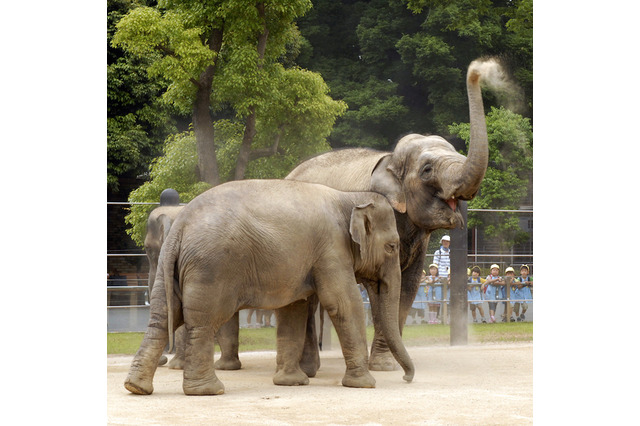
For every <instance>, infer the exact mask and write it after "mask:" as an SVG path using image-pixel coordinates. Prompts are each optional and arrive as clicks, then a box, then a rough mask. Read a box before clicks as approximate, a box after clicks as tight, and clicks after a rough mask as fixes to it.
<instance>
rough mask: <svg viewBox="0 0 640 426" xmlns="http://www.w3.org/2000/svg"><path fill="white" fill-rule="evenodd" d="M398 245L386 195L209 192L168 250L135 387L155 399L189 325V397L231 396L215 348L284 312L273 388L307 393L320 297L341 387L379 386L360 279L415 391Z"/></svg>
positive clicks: (132, 376) (315, 188)
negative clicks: (230, 325)
mask: <svg viewBox="0 0 640 426" xmlns="http://www.w3.org/2000/svg"><path fill="white" fill-rule="evenodd" d="M398 245H399V237H398V232H397V230H396V223H395V218H394V213H393V209H392V208H391V207H390V206H389V204H388V203H387V202H386V200H385V199H384V197H383V196H381V195H379V194H375V193H370V192H352V193H347V192H340V191H337V190H334V189H331V188H328V187H326V186H323V185H317V184H310V183H304V182H294V181H285V180H280V181H276V180H253V181H251V180H249V181H235V182H229V183H226V184H223V185H220V186H217V187H215V188H212V189H210V190H208V191H206V192H204V193H203V194H201V195H199V196H198V197H196V198H195V199H194V200H193V201H191V202H190V203H189V204H188V205H187V206H185V208H184V209H183V211H182V212H181V213H180V214H179V215H178V217H177V218H176V220H175V222H174V224H173V226H172V227H171V230H170V231H169V235H168V236H167V239H166V240H165V243H164V245H163V246H162V250H161V252H160V259H159V264H158V274H157V276H156V283H155V285H154V289H153V293H152V295H151V312H150V319H149V326H148V327H147V331H146V333H145V336H144V339H143V341H142V344H141V346H140V349H139V350H138V352H137V353H136V355H135V357H134V359H133V361H132V363H131V368H130V370H129V375H128V376H127V379H126V381H125V388H126V389H128V390H129V391H130V392H133V393H137V394H150V393H152V392H153V383H152V382H153V375H154V373H155V370H156V368H157V362H158V359H159V358H160V356H161V354H162V350H163V349H164V347H165V345H166V344H167V341H169V344H170V346H172V344H173V340H172V333H173V331H175V329H176V328H177V327H178V326H179V325H181V324H182V323H184V325H185V328H186V331H187V339H186V340H187V345H186V350H185V365H184V372H183V374H184V379H183V390H184V392H185V394H187V395H217V394H221V393H224V386H223V385H222V383H221V382H220V381H219V380H218V378H217V377H216V373H215V368H214V364H213V350H214V344H213V337H214V335H215V333H216V332H217V330H218V329H219V328H220V326H221V325H223V324H224V323H225V322H227V321H228V320H229V319H230V318H231V317H232V316H233V315H234V314H235V313H236V312H237V311H238V310H240V309H244V308H264V309H277V316H278V317H277V327H278V328H277V347H278V354H277V359H276V361H277V371H276V374H275V376H274V383H276V384H288V385H295V384H307V383H308V380H309V379H308V377H307V375H306V374H305V373H304V372H303V371H302V370H301V369H300V366H299V360H300V357H301V356H302V353H303V344H304V333H305V327H306V316H307V312H308V308H307V303H306V299H307V298H308V297H309V296H310V295H312V294H316V295H317V297H318V299H319V300H320V302H321V303H322V305H323V306H324V308H325V309H326V310H327V311H328V313H329V316H330V317H331V320H332V322H333V324H334V326H335V328H336V331H337V333H338V337H339V339H340V343H341V346H342V352H343V355H344V358H345V363H346V372H345V375H344V377H343V379H342V384H343V385H344V386H350V387H374V385H375V379H374V378H373V377H372V376H371V374H370V373H369V371H368V367H367V362H368V353H367V342H366V334H365V322H364V308H363V305H362V301H361V298H360V292H359V291H358V286H357V282H356V276H358V277H359V278H361V279H364V280H366V281H367V282H369V286H370V288H372V289H373V290H374V291H375V292H376V294H377V296H378V298H379V301H380V303H379V304H378V305H377V309H378V311H377V312H376V314H377V316H378V318H379V319H380V320H381V321H380V324H381V327H382V333H383V334H384V336H385V338H386V342H387V343H388V344H389V348H390V350H391V352H392V353H393V355H394V357H395V358H396V360H397V361H398V362H399V363H400V365H402V367H403V368H404V371H405V376H404V379H405V380H407V381H411V380H412V379H413V375H414V367H413V363H412V361H411V359H410V357H409V354H408V353H407V351H406V349H405V347H404V345H403V344H402V339H401V336H400V329H399V328H398V303H399V299H400V276H401V272H400V262H399V257H398Z"/></svg>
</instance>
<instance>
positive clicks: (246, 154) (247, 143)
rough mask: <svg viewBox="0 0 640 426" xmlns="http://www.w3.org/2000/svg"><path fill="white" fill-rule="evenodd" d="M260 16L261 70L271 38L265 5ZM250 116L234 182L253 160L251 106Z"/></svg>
mask: <svg viewBox="0 0 640 426" xmlns="http://www.w3.org/2000/svg"><path fill="white" fill-rule="evenodd" d="M256 7H257V8H258V15H259V16H260V18H261V19H262V20H263V22H264V25H263V31H262V33H261V34H260V36H259V37H258V46H257V49H258V63H257V67H258V69H259V70H261V69H262V61H263V60H264V52H265V50H266V48H267V38H268V37H269V29H268V28H267V21H266V19H265V11H264V3H258V4H257V5H256ZM249 111H250V112H249V116H248V117H247V123H246V125H245V128H244V135H243V136H242V144H241V145H240V152H239V153H238V159H237V160H236V168H235V171H234V174H233V179H234V180H241V179H244V174H245V172H246V171H247V166H248V165H249V160H250V159H251V158H250V157H251V145H252V144H253V138H254V137H255V136H256V108H255V106H251V107H250V108H249Z"/></svg>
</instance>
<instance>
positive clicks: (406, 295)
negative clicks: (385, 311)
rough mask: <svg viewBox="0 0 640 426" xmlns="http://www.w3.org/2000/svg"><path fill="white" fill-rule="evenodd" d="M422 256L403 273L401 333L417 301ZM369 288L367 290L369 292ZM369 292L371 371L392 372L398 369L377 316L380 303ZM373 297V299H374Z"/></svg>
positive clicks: (399, 316)
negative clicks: (371, 320)
mask: <svg viewBox="0 0 640 426" xmlns="http://www.w3.org/2000/svg"><path fill="white" fill-rule="evenodd" d="M423 257H424V254H423V255H422V256H418V259H419V261H415V262H414V263H413V264H411V265H409V267H407V268H406V269H405V270H404V271H403V272H402V285H401V292H400V307H399V311H398V321H399V324H398V327H399V328H400V333H402V330H403V328H404V324H405V321H406V320H407V316H408V315H409V311H410V310H411V305H412V304H413V301H414V300H415V297H416V294H417V292H418V288H419V287H420V272H421V270H422V258H423ZM368 290H369V288H367V291H368ZM368 292H369V300H370V302H371V306H372V309H371V313H372V319H373V325H374V336H373V342H372V343H371V357H370V358H369V369H370V370H372V371H391V370H394V369H395V368H396V364H397V363H396V360H395V359H394V358H393V355H392V354H391V351H390V350H389V346H388V345H387V342H386V340H385V338H384V335H383V333H382V326H381V324H380V321H381V318H379V315H377V310H376V309H375V306H376V305H377V303H378V301H377V298H376V295H375V294H373V295H372V294H371V293H372V292H371V291H368ZM372 296H373V297H372Z"/></svg>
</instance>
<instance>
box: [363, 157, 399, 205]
mask: <svg viewBox="0 0 640 426" xmlns="http://www.w3.org/2000/svg"><path fill="white" fill-rule="evenodd" d="M391 156H392V154H389V155H385V156H384V157H382V158H381V159H380V161H378V164H376V167H375V168H374V169H373V172H372V173H371V190H372V191H375V192H377V193H378V194H382V195H384V196H385V197H386V198H387V200H388V201H389V203H390V204H391V207H393V208H394V209H395V210H397V211H398V212H400V213H405V212H406V211H407V199H406V197H405V195H404V189H403V187H402V180H401V176H402V173H401V171H400V170H397V167H395V166H394V165H393V164H392V162H391Z"/></svg>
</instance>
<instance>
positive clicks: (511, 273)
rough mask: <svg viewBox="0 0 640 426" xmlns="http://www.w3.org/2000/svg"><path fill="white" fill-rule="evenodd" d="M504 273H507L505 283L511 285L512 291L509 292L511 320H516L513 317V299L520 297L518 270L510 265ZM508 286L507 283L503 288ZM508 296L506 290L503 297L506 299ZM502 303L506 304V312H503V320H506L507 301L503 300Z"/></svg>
mask: <svg viewBox="0 0 640 426" xmlns="http://www.w3.org/2000/svg"><path fill="white" fill-rule="evenodd" d="M504 274H505V275H506V277H505V279H504V280H505V283H507V285H510V286H511V291H510V293H509V304H510V305H511V318H510V319H509V321H511V322H516V319H515V318H514V317H513V308H514V306H513V305H514V302H511V300H513V299H517V298H518V297H517V296H518V293H517V286H516V285H515V278H516V271H515V270H514V269H513V268H512V267H511V266H509V267H508V268H507V269H505V270H504ZM506 287H507V286H506V285H505V286H504V287H503V289H506ZM506 297H507V295H506V290H505V294H504V295H503V298H504V299H506ZM502 304H503V306H504V312H503V313H502V322H506V321H507V302H503V303H502Z"/></svg>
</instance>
